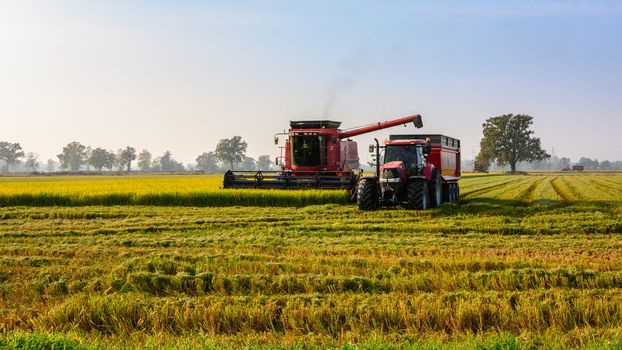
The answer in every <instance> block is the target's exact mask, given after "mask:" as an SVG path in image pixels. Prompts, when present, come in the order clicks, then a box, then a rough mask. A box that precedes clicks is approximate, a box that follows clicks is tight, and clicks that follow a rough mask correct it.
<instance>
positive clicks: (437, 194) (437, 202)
mask: <svg viewBox="0 0 622 350" xmlns="http://www.w3.org/2000/svg"><path fill="white" fill-rule="evenodd" d="M429 190H431V193H430V207H431V208H436V207H440V206H441V204H443V181H442V179H441V176H440V175H439V174H438V173H437V172H436V171H435V172H434V178H433V179H432V183H431V188H430V189H429Z"/></svg>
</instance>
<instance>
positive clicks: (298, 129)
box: [223, 114, 423, 199]
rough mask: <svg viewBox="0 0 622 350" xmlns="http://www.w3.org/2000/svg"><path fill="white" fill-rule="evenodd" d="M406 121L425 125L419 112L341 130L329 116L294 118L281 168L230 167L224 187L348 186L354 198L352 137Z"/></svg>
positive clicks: (356, 171) (355, 165)
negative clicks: (263, 169) (306, 119)
mask: <svg viewBox="0 0 622 350" xmlns="http://www.w3.org/2000/svg"><path fill="white" fill-rule="evenodd" d="M407 123H413V124H414V125H415V127H417V128H421V127H422V126H423V124H422V122H421V116H420V115H418V114H417V115H412V116H409V117H403V118H398V119H394V120H389V121H386V122H382V123H377V124H373V125H368V126H364V127H359V128H354V129H350V130H340V129H339V126H341V122H336V121H330V120H317V121H292V122H290V129H289V132H288V133H286V134H285V133H284V134H285V135H287V139H286V140H285V147H281V151H282V153H281V156H280V157H278V158H277V162H276V163H277V165H280V166H281V171H273V172H270V171H232V170H229V171H227V172H226V173H225V177H224V182H223V187H224V188H280V189H305V188H324V189H347V190H349V191H350V194H351V198H352V199H354V198H355V196H356V188H357V187H356V186H357V183H358V180H359V177H360V173H361V172H360V170H359V157H358V149H357V144H356V142H355V141H352V140H350V137H354V136H358V135H361V134H366V133H369V132H373V131H376V130H381V129H385V128H390V127H393V126H397V125H406V124H407ZM278 135H280V134H277V135H275V138H274V141H275V144H277V145H278V142H279V139H278ZM283 151H284V154H283Z"/></svg>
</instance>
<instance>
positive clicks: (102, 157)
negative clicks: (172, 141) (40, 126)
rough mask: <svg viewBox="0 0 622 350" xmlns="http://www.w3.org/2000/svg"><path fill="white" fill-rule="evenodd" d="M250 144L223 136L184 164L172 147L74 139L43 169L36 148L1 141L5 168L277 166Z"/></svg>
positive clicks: (169, 169)
mask: <svg viewBox="0 0 622 350" xmlns="http://www.w3.org/2000/svg"><path fill="white" fill-rule="evenodd" d="M247 147H248V145H247V143H246V141H244V140H242V138H241V137H240V136H234V137H232V138H230V139H222V140H220V141H219V142H218V144H217V145H216V149H215V150H213V151H209V152H203V153H201V154H200V155H199V156H197V158H196V164H187V165H185V166H184V164H182V163H181V162H179V161H177V160H175V159H174V158H173V154H172V152H170V151H166V152H164V154H162V155H160V156H155V157H154V156H153V155H152V153H151V152H150V151H149V150H147V149H143V150H142V151H140V152H137V150H136V149H135V148H134V147H131V146H127V147H125V148H121V149H118V150H117V151H116V152H115V151H112V150H108V149H105V148H103V147H95V148H93V147H91V146H85V145H83V144H81V143H80V142H77V141H73V142H70V143H68V144H67V145H66V146H65V147H63V149H62V151H61V153H59V154H58V155H57V156H56V157H57V158H58V161H55V160H53V159H48V161H47V163H46V164H45V169H43V164H42V163H41V162H39V155H38V154H36V153H34V152H29V153H25V152H24V150H23V149H22V147H21V145H20V144H19V143H12V142H7V141H0V163H1V164H2V168H1V169H2V172H5V173H8V172H9V171H10V170H13V171H25V172H37V171H46V172H54V171H57V170H60V171H70V172H80V171H98V172H102V171H127V172H130V171H132V170H138V171H142V172H177V171H187V170H197V171H205V172H222V171H225V170H227V169H235V170H274V169H275V165H274V163H273V162H272V161H271V159H270V156H269V155H261V156H259V157H258V158H257V160H255V159H253V158H251V157H248V156H247V155H246V149H247Z"/></svg>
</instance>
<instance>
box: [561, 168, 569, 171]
mask: <svg viewBox="0 0 622 350" xmlns="http://www.w3.org/2000/svg"><path fill="white" fill-rule="evenodd" d="M562 171H570V168H569V167H565V168H563V169H562Z"/></svg>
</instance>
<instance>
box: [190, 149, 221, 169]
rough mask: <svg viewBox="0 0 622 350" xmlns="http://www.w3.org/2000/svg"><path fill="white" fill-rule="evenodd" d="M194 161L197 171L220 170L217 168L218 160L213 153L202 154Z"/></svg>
mask: <svg viewBox="0 0 622 350" xmlns="http://www.w3.org/2000/svg"><path fill="white" fill-rule="evenodd" d="M196 161H197V170H201V171H209V172H217V171H219V170H220V169H219V167H218V159H217V158H216V154H215V153H214V152H203V153H202V154H201V155H199V156H198V157H197V159H196Z"/></svg>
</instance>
